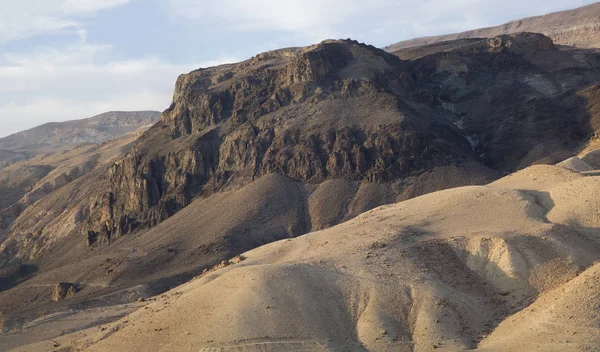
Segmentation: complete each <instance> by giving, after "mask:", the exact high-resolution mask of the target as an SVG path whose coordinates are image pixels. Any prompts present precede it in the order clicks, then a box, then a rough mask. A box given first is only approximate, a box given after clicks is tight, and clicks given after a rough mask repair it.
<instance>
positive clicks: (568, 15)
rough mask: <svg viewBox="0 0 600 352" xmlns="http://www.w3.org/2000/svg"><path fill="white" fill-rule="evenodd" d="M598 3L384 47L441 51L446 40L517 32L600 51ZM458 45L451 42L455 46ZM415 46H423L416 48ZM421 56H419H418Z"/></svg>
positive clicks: (402, 51) (403, 49) (390, 49)
mask: <svg viewBox="0 0 600 352" xmlns="http://www.w3.org/2000/svg"><path fill="white" fill-rule="evenodd" d="M599 18H600V3H594V4H591V5H588V6H583V7H580V8H576V9H573V10H567V11H561V12H555V13H551V14H548V15H542V16H536V17H529V18H524V19H521V20H517V21H511V22H508V23H505V24H503V25H500V26H496V27H489V28H481V29H475V30H470V31H466V32H462V33H456V34H447V35H440V36H433V37H423V38H416V39H410V40H405V41H402V42H399V43H396V44H393V45H390V46H388V47H386V48H385V50H387V51H389V52H398V53H401V55H400V56H401V57H402V56H403V55H406V54H402V53H406V52H411V51H412V52H413V55H414V51H415V50H406V49H408V48H415V49H416V50H417V51H421V52H427V51H431V50H432V47H435V46H437V47H438V48H437V50H443V49H444V48H443V46H447V45H448V43H444V42H449V41H455V40H462V41H468V40H470V39H473V38H490V37H495V36H499V35H505V34H513V33H519V32H533V33H541V34H544V35H546V36H548V37H550V38H551V39H552V40H553V41H554V43H556V44H560V45H566V46H572V47H578V48H600V20H599ZM456 44H458V43H456V42H455V43H454V45H456ZM417 47H424V48H421V49H417ZM421 55H422V54H421Z"/></svg>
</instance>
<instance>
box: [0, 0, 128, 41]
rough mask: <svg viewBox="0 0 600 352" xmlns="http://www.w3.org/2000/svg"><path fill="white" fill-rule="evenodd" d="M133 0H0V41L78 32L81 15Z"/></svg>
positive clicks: (82, 16) (81, 26) (80, 28)
mask: <svg viewBox="0 0 600 352" xmlns="http://www.w3.org/2000/svg"><path fill="white" fill-rule="evenodd" d="M130 1H132V0H0V9H1V11H0V43H1V42H9V41H14V40H18V39H23V38H27V37H31V36H35V35H38V34H51V33H57V32H64V31H71V32H78V31H81V30H82V28H83V23H82V19H83V18H84V17H86V16H90V15H93V14H94V13H96V12H98V11H101V10H106V9H111V8H115V7H118V6H122V5H125V4H127V3H129V2H130Z"/></svg>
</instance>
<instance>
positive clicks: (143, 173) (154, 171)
mask: <svg viewBox="0 0 600 352" xmlns="http://www.w3.org/2000/svg"><path fill="white" fill-rule="evenodd" d="M416 84H417V83H416V80H415V78H414V77H411V73H410V68H409V67H408V66H407V65H406V64H405V63H403V62H402V61H400V60H399V59H398V58H397V57H395V56H393V55H390V54H387V53H385V52H384V51H381V50H378V49H375V48H373V47H369V46H366V45H362V44H358V43H356V42H351V41H332V42H324V43H321V44H319V45H316V46H313V47H309V48H303V49H288V50H281V51H276V52H271V53H266V54H261V55H259V56H257V57H255V58H253V59H251V60H249V61H247V62H244V63H241V64H238V65H230V66H224V67H219V68H213V69H208V70H199V71H195V72H192V73H190V74H188V75H183V76H181V77H180V78H179V79H178V81H177V84H176V91H175V94H174V101H173V104H172V105H171V107H170V108H169V109H168V110H167V111H165V113H164V114H163V117H162V120H161V122H160V123H159V124H158V125H156V126H155V127H154V128H153V129H152V130H151V131H149V132H148V133H147V134H146V135H145V136H144V137H143V138H142V139H141V140H140V142H139V144H138V145H137V146H136V148H135V149H134V150H133V151H132V152H131V153H130V154H129V155H128V156H127V157H126V158H125V159H124V160H122V161H121V162H119V163H117V164H115V165H114V166H113V167H112V168H111V170H110V173H109V179H110V183H111V185H112V187H111V190H110V192H107V193H106V194H105V195H103V196H102V197H100V198H99V199H98V200H97V201H96V202H95V203H94V204H93V205H92V207H91V210H90V217H89V218H90V219H91V221H90V223H89V226H90V227H91V229H90V230H89V234H88V236H89V239H90V243H95V242H96V241H98V240H102V241H107V240H110V239H112V238H114V237H118V236H121V235H122V234H125V233H127V232H130V231H132V230H134V229H135V228H137V227H139V226H152V225H155V224H157V223H158V222H161V221H163V220H164V219H166V218H167V217H169V216H170V215H172V214H174V213H175V212H176V211H178V210H179V209H181V208H182V207H184V206H185V205H187V204H188V203H189V202H190V201H191V200H192V199H193V198H194V197H196V196H197V195H209V194H212V193H214V192H217V191H220V190H223V189H227V188H229V187H236V186H239V185H243V184H246V183H248V182H250V181H252V180H253V179H255V178H258V177H260V176H262V175H265V174H268V173H279V174H283V175H285V176H287V177H290V178H292V179H295V180H298V181H301V182H304V183H314V184H318V183H321V182H323V181H325V180H328V179H333V178H345V179H350V180H357V181H360V180H365V181H369V182H386V181H392V180H395V179H398V178H402V177H407V176H409V175H411V174H414V173H418V172H424V171H426V170H427V169H430V168H432V167H434V166H444V165H453V164H455V163H460V162H462V161H471V160H473V154H472V151H471V148H470V146H469V143H468V141H467V140H466V139H465V138H464V137H463V136H461V135H460V134H459V133H457V131H456V128H454V126H452V125H451V124H450V123H448V122H446V121H434V120H432V119H431V118H429V117H427V116H421V115H420V114H418V113H414V112H412V111H411V109H410V107H409V106H408V105H407V104H406V103H405V101H404V100H405V99H407V96H406V92H407V91H408V90H409V87H410V86H411V85H416ZM157 141H161V143H160V144H159V143H157ZM98 219H100V221H99V222H98V221H97V220H98ZM98 224H100V226H99V227H98Z"/></svg>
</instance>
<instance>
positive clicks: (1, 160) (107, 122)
mask: <svg viewBox="0 0 600 352" xmlns="http://www.w3.org/2000/svg"><path fill="white" fill-rule="evenodd" d="M159 118H160V112H158V111H132V112H122V111H113V112H107V113H104V114H101V115H98V116H94V117H90V118H87V119H82V120H73V121H66V122H52V123H47V124H44V125H41V126H38V127H34V128H32V129H29V130H26V131H22V132H18V133H15V134H13V135H10V136H7V137H4V138H0V168H2V167H3V166H6V165H8V164H10V163H13V162H15V161H19V160H24V159H28V158H30V157H33V156H35V155H39V154H46V153H53V152H58V151H63V150H68V149H72V148H75V147H79V146H81V145H86V144H100V143H103V142H106V141H109V140H112V139H115V138H118V137H120V136H122V135H124V134H126V133H130V132H134V131H136V130H137V129H139V128H141V127H148V125H152V124H154V123H156V122H157V121H158V119H159Z"/></svg>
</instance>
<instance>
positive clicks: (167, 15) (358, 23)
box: [0, 0, 594, 136]
mask: <svg viewBox="0 0 600 352" xmlns="http://www.w3.org/2000/svg"><path fill="white" fill-rule="evenodd" d="M593 2H594V1H589V0H528V1H523V0H369V1H365V0H0V9H1V11H0V136H5V135H8V134H10V133H13V132H16V131H19V130H23V129H26V128H30V127H33V126H36V125H39V124H41V123H44V122H49V121H64V120H69V119H79V118H85V117H89V116H93V115H96V114H99V113H102V112H105V111H110V110H160V111H162V110H164V109H165V108H167V107H168V105H169V103H170V100H171V94H172V90H173V85H174V82H175V79H176V78H177V76H178V75H179V74H180V73H184V72H189V71H191V70H193V69H196V68H199V67H206V66H213V65H217V64H220V63H226V62H234V61H240V60H243V59H246V58H249V57H251V56H253V55H255V54H257V53H259V52H262V51H266V50H271V49H276V48H280V47H288V46H301V45H308V44H312V43H315V42H318V41H321V40H323V39H327V38H353V39H357V40H359V41H361V42H367V43H370V44H373V45H376V46H385V45H388V44H392V43H395V42H398V41H400V40H403V39H409V38H412V37H418V36H424V35H435V34H444V33H449V32H456V31H462V30H467V29H472V28H478V27H483V26H490V25H497V24H501V23H504V22H507V21H509V20H512V19H518V18H521V17H525V16H532V15H538V14H543V13H547V12H551V11H557V10H563V9H568V8H574V7H578V6H582V5H585V4H589V3H593Z"/></svg>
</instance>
